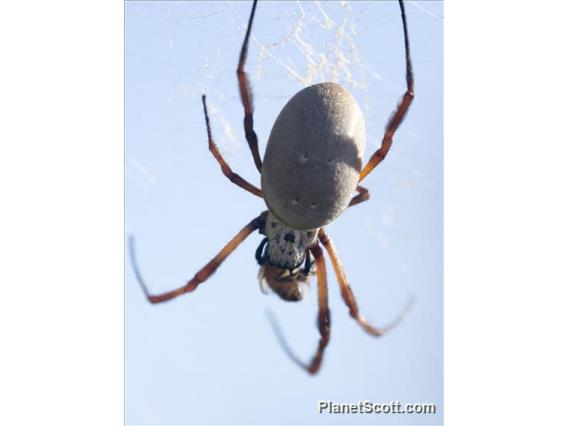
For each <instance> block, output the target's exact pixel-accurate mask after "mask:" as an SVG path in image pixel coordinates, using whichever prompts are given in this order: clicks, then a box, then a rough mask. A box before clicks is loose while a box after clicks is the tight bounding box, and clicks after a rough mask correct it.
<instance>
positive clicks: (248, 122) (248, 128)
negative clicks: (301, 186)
mask: <svg viewBox="0 0 568 426" xmlns="http://www.w3.org/2000/svg"><path fill="white" fill-rule="evenodd" d="M256 3H257V0H254V2H253V4H252V10H251V12H250V17H249V21H248V26H247V32H246V34H245V39H244V41H243V45H242V47H241V54H240V56H239V65H238V66H237V79H238V81H239V92H240V94H241V102H242V104H243V108H244V110H245V118H244V128H245V136H246V139H247V142H248V145H249V148H250V152H251V153H252V157H253V159H254V164H255V165H256V168H257V169H258V171H259V172H260V170H261V168H262V161H261V159H260V155H259V153H258V138H257V136H256V132H255V131H254V127H253V110H254V107H253V98H252V91H251V89H250V83H249V79H248V75H247V72H246V71H245V63H246V60H247V54H248V43H249V38H250V32H251V29H252V22H253V20H254V12H255V10H256Z"/></svg>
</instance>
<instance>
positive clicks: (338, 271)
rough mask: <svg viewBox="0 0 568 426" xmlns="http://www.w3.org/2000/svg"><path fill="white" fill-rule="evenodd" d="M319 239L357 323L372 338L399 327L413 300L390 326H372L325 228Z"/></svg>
mask: <svg viewBox="0 0 568 426" xmlns="http://www.w3.org/2000/svg"><path fill="white" fill-rule="evenodd" d="M318 239H319V241H320V242H321V243H322V244H323V246H324V247H325V249H326V250H327V253H328V255H329V258H330V260H331V264H332V265H333V269H334V271H335V275H336V277H337V281H338V283H339V288H340V289H341V297H342V298H343V301H344V302H345V304H346V305H347V307H348V308H349V314H350V315H351V317H352V318H353V319H354V320H355V321H357V323H358V324H359V325H360V326H361V327H362V328H363V330H365V331H366V332H367V333H369V334H370V335H372V336H375V337H380V336H382V335H384V334H385V333H386V332H388V331H389V330H391V329H392V328H393V327H395V326H396V325H398V324H399V323H400V322H401V321H402V320H403V318H404V317H405V316H406V314H407V313H408V312H409V310H410V308H411V307H412V305H413V299H410V301H409V303H408V304H407V306H406V308H405V309H404V310H403V311H402V313H401V314H400V315H399V316H398V317H397V318H396V319H395V320H394V321H392V322H391V323H390V324H388V325H386V326H384V327H380V328H379V327H375V326H374V325H371V324H370V323H369V322H368V321H367V320H366V319H365V318H364V317H363V315H361V313H360V312H359V307H358V306H357V300H356V299H355V295H354V294H353V290H351V286H350V285H349V282H348V281H347V276H346V275H345V271H344V269H343V266H342V265H341V261H340V260H339V256H338V255H337V252H336V250H335V246H334V244H333V241H331V238H330V237H329V236H328V235H327V233H326V232H325V230H324V229H323V228H321V229H320V231H319V233H318Z"/></svg>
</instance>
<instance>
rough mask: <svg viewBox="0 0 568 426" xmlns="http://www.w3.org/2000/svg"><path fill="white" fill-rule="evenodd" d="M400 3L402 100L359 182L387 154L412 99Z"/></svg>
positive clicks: (408, 54) (405, 27)
mask: <svg viewBox="0 0 568 426" xmlns="http://www.w3.org/2000/svg"><path fill="white" fill-rule="evenodd" d="M398 3H399V5H400V14H401V17H402V27H403V30H404V51H405V60H406V92H405V93H404V95H403V97H402V100H401V101H400V103H399V104H398V106H397V107H396V109H395V110H394V112H393V114H392V115H391V118H390V119H389V121H388V123H387V125H386V128H385V134H384V136H383V140H382V142H381V147H380V148H379V149H378V150H377V151H375V153H374V154H373V155H372V156H371V158H370V160H369V162H368V163H367V164H366V165H365V167H364V168H363V170H361V173H360V174H359V182H361V181H362V180H363V179H365V177H366V176H367V175H368V174H369V173H371V171H372V170H373V169H374V168H375V167H377V166H378V165H379V163H380V162H381V161H383V160H384V159H385V157H386V156H387V154H388V152H389V150H390V148H391V145H392V140H393V136H394V134H395V132H396V130H397V129H398V126H400V124H401V123H402V121H403V120H404V117H405V116H406V113H407V112H408V109H409V108H410V104H411V103H412V100H413V99H414V73H413V72H412V61H411V59H410V43H409V41H408V27H407V25H406V12H405V10H404V3H403V2H402V0H399V1H398Z"/></svg>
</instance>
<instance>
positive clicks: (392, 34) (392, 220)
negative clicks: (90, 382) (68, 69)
mask: <svg viewBox="0 0 568 426" xmlns="http://www.w3.org/2000/svg"><path fill="white" fill-rule="evenodd" d="M125 8H126V9H125V19H126V28H125V31H126V48H125V56H126V64H125V65H126V81H125V91H126V111H125V121H126V230H127V232H133V233H135V235H136V237H137V252H138V259H139V263H140V266H141V269H142V272H143V274H144V276H145V278H146V280H147V281H148V283H149V285H150V286H151V289H152V290H153V291H155V292H159V291H163V290H167V289H171V288H173V287H177V286H179V285H181V284H182V283H184V282H185V281H186V280H187V279H188V278H190V277H191V276H193V274H194V273H195V272H196V270H197V269H198V268H200V267H201V266H202V265H203V264H205V263H206V262H207V261H208V260H209V259H210V258H211V257H212V256H213V255H214V254H215V253H216V252H217V251H218V250H219V249H220V248H221V247H222V246H223V245H224V244H225V243H226V242H227V241H228V240H229V239H230V238H231V237H232V236H233V235H234V234H235V233H236V232H237V231H238V230H239V229H240V228H241V227H242V226H244V224H245V223H247V222H248V221H249V220H250V219H251V218H253V217H254V216H256V215H258V213H260V212H261V211H262V210H264V208H265V206H264V205H263V202H262V201H261V200H260V199H258V198H256V197H253V196H252V195H250V194H248V193H246V192H245V191H243V190H241V189H239V188H237V187H236V186H234V185H232V184H231V183H230V182H229V181H228V180H227V179H226V178H225V177H224V176H223V175H222V174H221V172H220V170H219V167H218V165H217V164H216V162H215V160H214V159H213V158H212V156H211V154H210V153H209V151H208V150H207V140H206V133H205V125H204V120H203V115H202V110H201V104H200V100H199V97H200V95H201V93H202V92H205V93H206V94H207V95H208V97H209V101H210V109H211V111H210V112H211V121H212V130H213V134H214V137H215V138H216V140H217V142H218V144H219V146H220V148H221V150H222V152H223V153H224V155H225V158H226V159H227V161H229V163H230V164H231V166H232V167H233V169H234V170H235V171H237V172H238V173H240V174H241V175H242V176H244V177H245V178H247V179H249V180H250V181H251V182H253V183H256V184H257V185H259V176H258V173H257V172H256V169H255V168H254V165H253V162H252V159H251V157H250V154H249V151H248V147H247V145H246V141H245V138H244V132H243V130H242V119H243V115H242V107H241V105H240V102H239V98H238V91H237V83H236V78H235V73H234V70H235V67H236V62H237V57H238V53H239V48H240V45H241V43H242V38H243V31H244V25H245V23H246V19H247V18H248V14H249V11H250V3H249V2H237V3H228V2H218V3H217V2H203V3H201V2H191V3H185V2H161V3H158V2H126V6H125ZM407 15H408V25H409V30H410V35H411V40H410V41H411V51H412V57H413V61H414V69H415V78H416V100H415V102H414V104H413V106H412V109H411V111H410V113H409V114H408V117H407V120H406V121H405V123H404V124H403V125H402V127H401V128H400V130H399V132H398V133H397V136H396V139H395V142H394V145H393V148H392V150H391V153H390V154H389V157H388V158H387V160H386V161H385V162H384V163H383V164H382V165H381V166H379V168H377V169H376V170H375V171H374V172H373V174H372V175H370V176H369V177H368V178H367V179H366V180H365V186H367V187H368V188H369V189H370V190H371V193H372V198H371V200H370V201H368V202H366V203H364V204H362V205H360V206H357V207H354V208H352V209H349V210H348V211H347V212H345V213H344V214H343V215H342V216H340V217H339V218H338V219H337V220H336V221H335V222H334V223H332V224H331V225H329V226H328V227H327V229H328V233H329V234H330V235H331V236H332V238H333V239H334V241H335V243H336V246H337V248H338V251H339V254H340V256H341V258H342V260H343V263H344V266H345V268H346V271H347V275H348V277H349V280H350V282H351V285H352V287H353V290H354V292H355V295H356V296H357V298H358V301H359V306H360V308H361V310H362V312H363V314H364V315H366V316H367V317H368V318H369V319H370V320H372V321H373V322H374V323H375V324H377V325H381V324H385V323H387V322H388V321H390V320H391V319H393V318H394V317H395V316H396V315H397V313H398V312H399V311H400V310H401V309H402V307H403V306H404V304H405V302H406V300H407V299H408V297H409V296H410V295H414V296H415V298H416V304H415V307H414V310H413V311H412V312H411V313H410V315H409V316H408V317H407V318H406V319H405V321H404V322H403V323H402V324H401V325H400V326H399V327H398V328H396V329H394V330H393V331H392V332H391V333H390V334H388V335H387V336H385V337H384V338H382V339H373V338H371V337H369V336H368V335H366V334H365V333H364V332H363V331H362V330H361V329H360V328H359V326H358V325H357V324H356V323H355V322H354V321H353V320H352V319H351V318H350V317H349V314H348V310H347V308H346V307H345V305H344V304H343V302H342V300H341V298H340V295H339V291H338V287H337V284H336V280H335V277H334V276H333V275H332V270H331V266H330V265H329V262H328V269H329V272H330V275H329V285H330V307H331V310H332V336H331V342H330V345H329V347H328V350H327V352H326V357H325V360H324V365H323V367H322V370H321V372H320V374H319V375H318V376H316V377H310V376H308V375H307V374H306V373H305V372H304V371H302V370H300V369H299V368H298V367H297V366H296V365H295V364H293V363H292V362H291V361H290V360H289V359H288V358H287V357H286V355H285V354H284V353H283V351H282V349H281V348H280V347H279V346H278V344H277V342H276V339H275V337H274V335H273V333H272V330H271V328H270V326H269V323H268V321H267V319H266V311H267V310H270V311H272V312H273V313H274V314H275V315H276V316H277V318H278V319H279V321H280V323H281V326H282V327H283V329H284V332H285V334H286V336H287V338H288V340H289V343H290V345H291V346H292V347H293V349H294V350H295V351H296V353H297V354H298V355H299V356H300V357H301V358H302V359H305V360H308V359H310V357H311V356H312V354H313V351H314V349H315V347H316V344H317V339H318V334H317V329H316V327H315V317H316V309H317V307H316V293H315V285H314V284H315V283H312V288H311V290H310V292H309V294H308V296H307V298H306V300H304V301H303V302H301V303H299V304H292V303H286V302H283V301H281V300H279V299H278V298H277V296H276V295H273V294H271V295H263V294H262V293H261V292H260V290H259V286H258V282H257V272H258V266H257V264H256V262H255V260H254V250H255V249H256V247H257V245H258V243H259V242H260V236H259V235H258V234H253V235H252V236H251V237H249V239H248V240H247V241H246V242H245V243H244V244H242V246H241V247H240V248H239V249H238V250H237V251H236V252H235V253H234V254H233V255H232V256H231V257H229V259H228V260H227V261H226V262H225V263H224V264H223V265H222V267H221V268H220V269H219V270H218V271H217V273H216V274H215V275H214V276H213V277H212V278H210V279H209V281H208V282H206V283H204V284H203V285H202V286H201V287H200V288H199V289H198V290H197V291H196V292H194V293H192V294H190V295H187V296H184V297H182V298H180V299H178V300H175V301H173V302H170V303H166V304H163V305H158V306H151V305H149V304H148V303H147V302H146V300H145V299H144V297H143V295H142V292H141V291H140V289H139V287H138V285H137V283H136V281H135V280H134V275H133V274H132V271H131V269H130V267H129V265H127V268H126V422H127V423H128V424H207V423H216V424H222V423H232V424H287V423H289V424H439V423H441V420H442V417H441V412H442V408H443V407H442V142H443V140H442V137H443V133H442V98H443V96H442V95H443V92H442V87H443V86H442V84H443V74H442V72H443V67H442V63H443V61H442V36H443V33H442V26H443V7H442V3H441V2H409V3H407ZM402 43H403V36H402V27H401V23H400V16H399V9H398V5H397V4H396V3H391V2H374V3H367V2H355V3H352V4H351V10H348V8H346V7H345V6H342V4H341V3H340V2H325V3H322V4H321V7H318V5H317V4H314V3H311V2H309V3H302V4H301V5H300V4H298V3H296V2H279V3H275V2H266V3H265V2H261V3H260V4H259V6H258V9H257V17H256V20H255V26H254V28H253V40H252V42H251V46H250V53H249V65H248V70H249V72H250V78H251V81H252V84H253V90H254V93H255V106H256V114H255V127H256V130H257V133H258V135H259V140H260V150H261V154H262V153H263V152H264V147H265V141H266V139H267V137H268V134H269V132H270V128H271V126H272V123H273V121H274V119H275V117H276V116H277V114H278V112H279V110H280V109H281V108H282V106H283V105H284V104H285V102H286V101H287V99H289V98H290V97H291V96H292V95H293V94H294V93H296V92H297V91H298V90H300V89H301V88H302V87H304V85H305V84H311V83H316V82H321V81H325V80H333V81H337V82H339V83H341V84H343V85H344V86H345V87H346V88H348V89H349V90H350V91H351V92H352V93H353V95H354V96H355V97H356V99H357V100H358V101H359V103H360V104H361V106H362V109H363V112H364V114H365V117H366V120H367V135H368V140H367V153H366V155H367V157H368V156H370V155H371V153H372V152H373V150H374V149H376V148H377V146H378V144H379V141H380V137H381V136H382V131H383V127H384V124H385V122H386V120H387V118H388V117H389V115H390V112H391V111H392V109H393V107H394V105H395V104H396V102H397V101H398V99H399V97H400V96H401V94H402V93H403V90H404V56H403V55H404V50H403V44H402ZM322 54H323V55H324V56H323V57H322V56H321V55H322ZM319 399H326V400H327V399H330V400H333V401H336V402H358V401H359V400H371V401H373V402H390V401H392V400H399V401H401V402H403V403H406V402H433V403H435V404H436V405H437V408H438V414H437V415H435V416H431V415H430V416H417V415H414V416H411V415H399V416H393V415H389V416H387V415H349V416H347V415H343V416H340V415H337V416H331V415H318V414H317V413H316V408H317V401H318V400H319Z"/></svg>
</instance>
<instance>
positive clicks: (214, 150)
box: [201, 95, 262, 198]
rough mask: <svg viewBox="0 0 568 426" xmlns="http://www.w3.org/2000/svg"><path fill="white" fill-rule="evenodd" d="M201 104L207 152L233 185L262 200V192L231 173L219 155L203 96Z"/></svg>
mask: <svg viewBox="0 0 568 426" xmlns="http://www.w3.org/2000/svg"><path fill="white" fill-rule="evenodd" d="M201 102H202V103H203V113H204V114H205V124H206V126H207V139H208V140H209V151H211V153H212V154H213V157H215V159H216V160H217V162H218V163H219V165H220V166H221V170H222V171H223V174H224V175H225V176H227V178H228V179H229V180H230V181H231V182H233V183H234V184H235V185H237V186H240V187H241V188H243V189H244V190H246V191H248V192H250V193H251V194H254V195H256V196H257V197H260V198H262V191H261V190H260V189H258V188H257V187H256V186H254V185H253V184H251V183H249V182H248V181H247V180H245V179H243V178H242V177H241V176H240V175H238V174H237V173H235V172H233V170H232V169H231V167H230V166H229V165H228V164H227V162H226V161H225V159H224V158H223V156H222V155H221V152H220V151H219V148H218V147H217V144H216V143H215V142H214V141H213V136H212V134H211V125H210V123H209V114H208V113H207V101H206V99H205V95H203V96H202V97H201Z"/></svg>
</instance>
